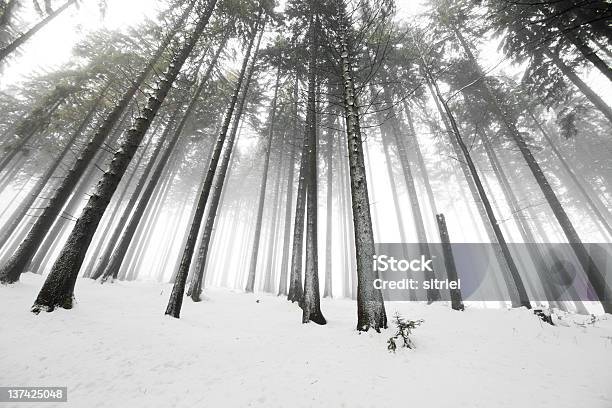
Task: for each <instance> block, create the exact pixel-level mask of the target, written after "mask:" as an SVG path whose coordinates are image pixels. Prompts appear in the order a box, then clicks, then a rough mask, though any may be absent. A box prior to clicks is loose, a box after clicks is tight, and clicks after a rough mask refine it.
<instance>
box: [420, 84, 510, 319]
mask: <svg viewBox="0 0 612 408" xmlns="http://www.w3.org/2000/svg"><path fill="white" fill-rule="evenodd" d="M424 75H425V79H426V81H427V87H428V88H429V91H430V93H431V95H432V97H433V99H434V102H435V104H436V107H437V109H438V112H439V114H440V117H441V118H442V121H443V122H444V126H445V128H446V131H447V133H448V137H449V141H450V143H451V146H452V148H453V151H454V153H455V154H456V155H457V160H458V161H459V166H460V168H461V171H462V173H463V176H464V178H465V180H466V182H467V184H468V188H469V190H470V195H471V196H472V200H473V202H474V204H475V205H476V209H477V210H478V215H479V216H480V218H481V220H482V223H483V225H484V228H485V231H486V233H487V238H488V240H489V242H491V243H495V242H497V234H496V232H495V227H494V225H493V223H492V221H491V219H490V217H489V215H488V213H487V210H486V207H485V205H484V203H483V199H482V198H481V197H482V196H481V195H480V193H479V190H478V188H477V186H476V182H475V179H474V177H473V175H472V171H471V169H470V167H469V166H468V165H467V163H466V161H465V160H461V157H462V156H463V152H462V149H461V148H460V147H459V143H457V139H456V136H455V133H454V130H453V128H452V127H451V124H450V121H449V119H448V117H447V113H446V111H445V108H443V107H442V104H441V102H442V100H440V99H439V97H438V94H437V93H436V91H434V89H433V85H432V82H433V81H430V80H429V74H428V73H427V72H425V73H424ZM493 253H494V255H495V259H496V260H497V263H498V264H499V266H500V267H501V269H502V278H503V279H504V283H505V285H506V289H507V290H508V294H509V296H510V300H511V302H512V306H513V307H519V306H521V301H520V299H519V295H518V291H517V288H516V284H515V283H514V281H513V279H512V273H511V266H510V265H511V264H513V263H514V261H513V260H512V258H511V257H510V258H508V257H507V256H508V255H509V254H510V252H505V253H504V252H503V251H501V246H500V247H499V249H498V248H497V247H494V248H493ZM495 282H497V281H495Z"/></svg>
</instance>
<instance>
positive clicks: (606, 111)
mask: <svg viewBox="0 0 612 408" xmlns="http://www.w3.org/2000/svg"><path fill="white" fill-rule="evenodd" d="M545 54H546V56H548V58H550V59H551V60H552V62H554V64H555V65H556V66H557V68H559V70H560V71H561V72H562V73H563V75H565V76H566V77H568V78H569V80H570V81H571V82H572V83H573V84H574V85H576V88H578V89H579V90H580V92H582V93H583V94H584V96H586V98H587V99H588V100H589V101H591V103H592V104H593V105H594V106H595V107H596V108H597V109H599V111H601V113H603V115H604V116H605V117H606V119H608V121H609V122H610V123H612V108H610V106H608V104H606V102H604V100H603V99H602V98H601V97H600V96H599V95H597V93H595V91H593V90H592V89H591V87H589V86H588V85H587V84H586V83H585V82H584V81H583V80H582V79H580V77H579V76H578V75H577V74H576V73H575V72H574V70H573V69H572V68H570V67H569V66H567V65H566V64H565V63H564V62H563V61H561V58H559V57H558V56H557V55H556V54H555V53H554V52H552V51H546V52H545Z"/></svg>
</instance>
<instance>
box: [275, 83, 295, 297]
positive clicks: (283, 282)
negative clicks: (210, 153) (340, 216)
mask: <svg viewBox="0 0 612 408" xmlns="http://www.w3.org/2000/svg"><path fill="white" fill-rule="evenodd" d="M297 106H298V77H297V74H296V78H295V83H294V85H293V124H292V131H291V136H292V137H291V139H290V140H289V145H290V146H291V150H290V153H289V172H288V174H287V203H286V204H285V231H284V233H283V254H282V257H283V259H282V261H281V269H280V282H279V284H278V295H279V296H286V295H287V268H288V267H289V244H290V235H289V234H290V233H291V209H292V208H293V179H294V172H295V153H296V148H295V143H296V140H295V139H294V138H295V136H296V135H297V121H298V119H297V115H298V113H297Z"/></svg>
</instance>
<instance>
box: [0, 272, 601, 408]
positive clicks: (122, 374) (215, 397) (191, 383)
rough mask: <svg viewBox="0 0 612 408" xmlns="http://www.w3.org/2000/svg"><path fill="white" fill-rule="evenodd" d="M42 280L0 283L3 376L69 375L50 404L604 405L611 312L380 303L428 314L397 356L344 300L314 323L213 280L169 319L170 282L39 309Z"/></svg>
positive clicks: (112, 289) (113, 288) (122, 287)
mask: <svg viewBox="0 0 612 408" xmlns="http://www.w3.org/2000/svg"><path fill="white" fill-rule="evenodd" d="M41 285H42V277H40V276H37V275H33V274H26V275H24V276H23V277H22V280H21V282H20V283H18V284H16V285H13V286H9V287H6V286H5V287H0V308H1V310H2V312H1V313H0V350H1V353H0V367H1V368H0V386H9V385H15V386H67V387H68V403H67V404H66V403H58V404H57V406H59V407H87V408H90V407H114V408H115V407H117V408H119V407H130V408H133V407H173V406H178V407H198V406H200V407H203V406H207V407H244V406H253V407H276V406H291V407H306V406H315V407H340V406H346V407H391V406H411V407H415V408H418V407H421V406H426V407H428V408H432V407H451V406H452V407H454V408H457V407H534V408H536V407H554V408H562V407H572V408H573V407H577V406H581V407H589V408H595V407H602V408H603V407H607V408H609V407H611V406H612V386H611V384H612V370H611V369H610V367H612V317H611V316H610V315H607V317H606V316H604V317H600V318H598V319H597V321H595V322H594V323H590V319H589V316H575V315H565V316H564V317H563V320H562V321H558V322H557V323H562V324H563V325H558V326H555V327H553V326H551V325H549V324H546V323H544V322H542V321H541V320H539V319H538V318H537V317H536V316H534V315H533V314H532V313H531V312H529V311H527V310H525V309H522V310H491V309H489V310H483V309H475V308H469V309H468V310H466V311H465V312H455V311H452V310H450V309H449V308H448V307H447V306H445V305H443V304H434V305H430V306H427V305H424V304H408V303H391V302H388V303H387V304H386V306H387V313H388V315H389V316H390V317H391V316H393V314H394V313H395V312H396V311H397V312H400V313H401V314H402V315H403V316H405V317H407V318H410V319H425V323H424V324H423V325H422V326H421V327H418V328H417V329H416V330H415V332H414V336H413V338H414V341H415V343H416V349H414V350H409V349H406V348H402V349H398V351H397V353H395V354H393V353H390V352H389V351H387V347H386V341H387V339H388V338H389V337H390V336H391V335H392V330H391V329H389V330H386V331H384V332H383V333H381V334H377V333H374V332H372V333H370V332H368V333H364V334H361V335H360V334H358V333H357V332H356V331H355V322H356V306H355V303H354V302H352V301H349V300H327V299H326V300H323V302H322V309H323V312H324V314H325V317H326V318H327V319H328V324H327V326H324V327H321V326H317V325H315V324H308V325H303V324H301V312H300V311H299V309H298V308H297V306H296V305H294V304H291V303H288V302H287V301H286V300H284V299H282V298H278V297H276V296H272V295H265V294H257V295H253V294H243V293H239V292H232V291H230V290H227V289H211V290H208V291H207V299H206V300H205V301H204V302H202V303H198V304H194V303H193V302H192V301H191V300H190V299H185V302H184V306H183V311H182V317H181V319H179V320H177V319H173V318H170V317H167V316H164V309H165V306H166V302H167V300H168V295H169V293H170V289H171V286H170V285H163V284H156V283H148V282H130V283H127V282H120V283H114V284H105V285H102V286H101V285H99V284H97V283H95V282H93V281H91V280H88V279H80V280H79V281H78V282H77V287H76V296H77V301H78V303H77V304H76V306H75V308H74V309H72V310H57V311H55V312H53V313H49V314H47V313H41V314H40V315H38V316H35V315H33V314H32V313H30V312H29V307H30V306H31V304H32V302H33V300H34V298H35V296H36V293H37V291H38V289H39V288H40V286H41ZM257 300H259V302H257ZM0 406H6V404H2V403H0ZM17 406H18V407H26V406H30V404H25V403H20V404H17ZM31 406H35V407H42V406H45V407H48V406H53V405H52V404H50V403H44V404H32V405H31Z"/></svg>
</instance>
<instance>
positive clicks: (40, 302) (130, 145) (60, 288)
mask: <svg viewBox="0 0 612 408" xmlns="http://www.w3.org/2000/svg"><path fill="white" fill-rule="evenodd" d="M215 4H216V0H209V1H208V4H207V5H206V7H205V8H204V10H203V11H202V14H201V15H200V16H199V18H198V22H197V24H196V26H195V28H194V30H193V33H192V34H191V35H190V36H189V38H188V39H187V40H186V42H185V43H184V45H183V46H182V47H181V49H180V50H179V51H177V53H176V54H175V56H174V58H173V59H172V62H171V63H170V64H169V65H168V69H167V70H166V72H165V73H164V75H163V79H162V80H161V81H160V82H159V83H158V86H157V88H156V90H155V95H152V96H151V97H149V100H148V102H147V106H146V107H145V108H144V109H143V110H142V112H141V115H140V117H138V118H137V119H136V121H135V124H134V126H133V127H132V128H131V129H130V130H129V131H128V133H127V135H126V137H125V139H124V141H123V143H122V144H121V147H120V148H119V150H118V151H117V152H116V153H115V155H114V157H113V160H112V162H111V164H110V166H109V168H108V170H107V171H106V172H105V173H104V175H103V176H102V178H101V179H100V181H99V182H98V185H97V187H96V190H95V191H94V193H93V194H92V195H91V197H90V199H89V201H88V202H87V205H86V206H85V209H84V210H83V212H82V213H81V217H80V218H79V220H78V221H77V222H76V224H75V226H74V228H73V230H72V233H71V234H70V236H69V237H68V241H67V243H66V245H65V246H64V248H63V249H62V251H61V253H60V255H59V258H58V259H57V260H56V262H55V264H54V265H53V268H52V270H51V273H50V274H49V276H48V277H47V280H46V281H45V284H44V285H43V287H42V289H41V291H40V293H39V294H38V298H37V299H36V301H35V303H34V306H33V307H32V311H33V312H34V313H38V312H40V311H41V310H47V311H52V310H53V309H54V308H55V307H58V306H59V307H63V308H66V309H70V308H71V307H72V300H73V292H74V284H75V283H76V279H77V276H78V274H79V269H80V267H81V264H82V263H83V259H84V257H85V253H86V251H87V248H88V247H89V244H90V242H91V239H92V237H93V234H94V233H95V231H96V228H97V226H98V224H99V222H100V219H101V218H102V216H103V215H104V211H105V210H106V207H107V206H108V204H109V202H110V200H111V198H112V196H113V193H114V192H115V190H116V189H117V186H118V184H119V182H120V181H121V177H122V176H123V174H124V173H125V171H126V169H127V167H128V165H129V164H130V161H131V159H132V157H133V156H134V153H135V152H136V149H137V148H138V146H139V145H140V142H141V141H142V138H143V136H144V134H145V133H146V132H147V130H148V129H149V126H150V125H151V121H152V120H153V119H154V118H155V116H156V115H157V112H158V111H159V108H160V107H161V104H162V103H163V101H164V100H165V99H166V96H167V95H168V92H169V91H170V89H171V88H172V84H173V83H174V82H175V80H176V78H177V76H178V74H179V72H180V70H181V68H182V67H183V64H184V63H185V61H186V60H187V58H188V57H189V55H190V54H191V52H192V50H193V48H194V47H195V45H196V43H197V41H198V40H199V39H200V37H201V36H202V33H203V32H204V29H205V28H206V25H207V24H208V20H209V19H210V16H211V14H212V12H213V9H214V6H215Z"/></svg>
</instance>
